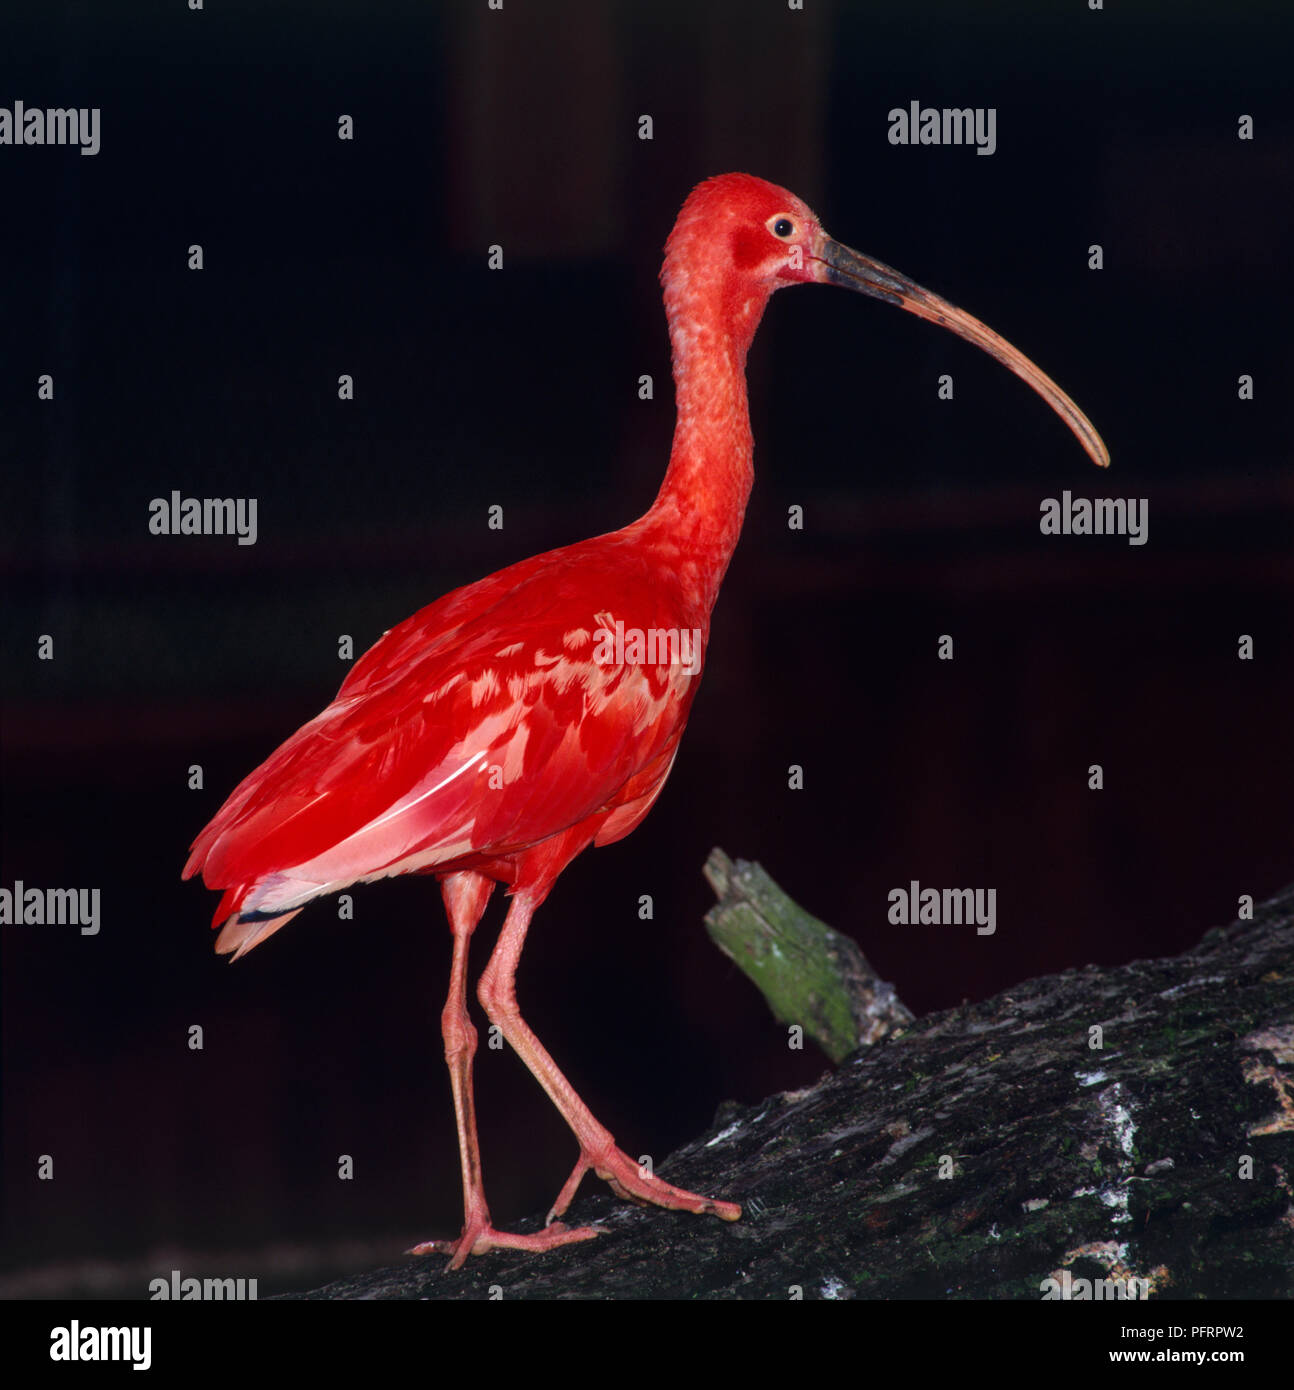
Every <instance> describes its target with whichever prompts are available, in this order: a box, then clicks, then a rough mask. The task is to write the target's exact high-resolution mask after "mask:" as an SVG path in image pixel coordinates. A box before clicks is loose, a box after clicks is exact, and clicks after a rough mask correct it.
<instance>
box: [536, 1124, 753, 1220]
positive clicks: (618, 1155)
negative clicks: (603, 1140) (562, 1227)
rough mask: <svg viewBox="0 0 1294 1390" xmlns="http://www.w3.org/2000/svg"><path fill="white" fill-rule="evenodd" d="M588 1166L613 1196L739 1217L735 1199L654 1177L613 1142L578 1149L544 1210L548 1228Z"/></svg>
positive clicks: (701, 1213) (703, 1213) (723, 1217)
mask: <svg viewBox="0 0 1294 1390" xmlns="http://www.w3.org/2000/svg"><path fill="white" fill-rule="evenodd" d="M590 1168H591V1169H592V1170H593V1171H594V1172H595V1173H596V1174H597V1175H598V1177H600V1178H601V1179H602V1180H603V1182H605V1183H608V1184H609V1185H610V1187H611V1190H612V1191H613V1192H614V1193H615V1194H616V1196H617V1197H623V1198H625V1199H626V1200H627V1201H630V1202H639V1203H642V1204H644V1205H645V1204H651V1205H653V1206H658V1207H667V1208H669V1210H671V1211H691V1212H695V1213H696V1214H697V1215H698V1216H717V1217H719V1219H720V1220H722V1221H737V1220H739V1219H740V1218H741V1208H740V1207H739V1206H738V1205H737V1203H736V1202H721V1201H718V1200H717V1199H715V1198H712V1197H701V1196H698V1195H697V1194H696V1193H695V1192H687V1191H685V1190H684V1189H683V1188H681V1187H675V1186H674V1185H673V1184H672V1183H668V1182H666V1181H665V1180H664V1178H658V1177H656V1176H655V1174H654V1173H652V1172H651V1171H650V1170H648V1169H647V1168H645V1167H644V1165H642V1164H641V1163H635V1162H634V1160H633V1159H632V1158H630V1157H629V1155H628V1154H627V1153H625V1152H624V1150H623V1149H619V1148H617V1147H616V1145H615V1144H614V1142H613V1143H610V1144H608V1145H607V1146H606V1147H605V1148H603V1149H602V1150H601V1151H600V1152H598V1153H590V1152H589V1151H588V1150H587V1149H583V1150H581V1151H580V1158H579V1162H578V1163H576V1165H575V1167H574V1169H573V1170H572V1172H571V1175H570V1177H569V1178H567V1179H566V1184H565V1186H564V1187H563V1188H562V1190H561V1191H560V1192H559V1193H558V1194H557V1200H556V1201H555V1202H554V1203H553V1205H552V1210H551V1211H549V1213H548V1222H549V1229H550V1230H552V1229H553V1223H556V1222H557V1218H558V1217H559V1216H562V1215H564V1214H565V1211H566V1208H567V1207H569V1206H570V1204H571V1201H572V1199H573V1198H574V1196H575V1192H576V1189H577V1188H578V1187H579V1185H580V1182H581V1180H582V1179H583V1177H584V1174H585V1173H587V1172H588V1171H589V1169H590ZM558 1224H560V1223H558Z"/></svg>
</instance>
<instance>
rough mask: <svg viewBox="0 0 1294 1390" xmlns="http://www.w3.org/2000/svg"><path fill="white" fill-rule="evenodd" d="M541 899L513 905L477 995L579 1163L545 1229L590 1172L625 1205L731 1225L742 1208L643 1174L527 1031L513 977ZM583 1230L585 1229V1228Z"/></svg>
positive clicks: (525, 897) (521, 896)
mask: <svg viewBox="0 0 1294 1390" xmlns="http://www.w3.org/2000/svg"><path fill="white" fill-rule="evenodd" d="M539 901H542V897H540V898H539V899H538V901H536V900H535V899H534V898H532V897H531V895H530V894H529V893H527V892H525V891H524V890H523V891H522V892H520V893H518V894H517V895H516V897H514V898H513V900H512V906H511V908H510V909H509V910H508V916H507V919H506V920H505V921H504V923H503V930H502V931H501V932H500V933H499V940H498V944H497V945H496V946H495V948H494V953H493V955H491V957H490V963H489V964H488V965H487V966H486V967H485V971H484V973H483V974H482V976H481V980H480V984H479V985H478V987H477V994H478V996H479V997H480V1000H481V1004H482V1005H483V1006H484V1008H485V1012H486V1013H487V1014H489V1016H490V1021H491V1022H492V1023H494V1024H496V1025H497V1026H498V1027H499V1029H500V1030H501V1031H502V1033H503V1036H504V1037H505V1038H506V1039H507V1040H508V1043H509V1044H510V1046H511V1047H512V1049H513V1051H514V1052H516V1054H517V1056H518V1057H520V1058H521V1060H522V1061H523V1062H524V1063H525V1064H526V1066H528V1067H529V1068H530V1070H531V1072H532V1073H533V1075H534V1077H535V1079H536V1080H537V1081H538V1082H539V1084H540V1085H541V1086H542V1087H543V1088H544V1090H545V1091H547V1092H548V1098H549V1099H550V1100H551V1101H552V1102H553V1104H554V1105H555V1106H556V1107H557V1108H558V1110H559V1111H561V1114H562V1118H563V1119H564V1120H565V1121H566V1123H567V1124H568V1125H569V1126H570V1127H571V1130H572V1131H573V1133H574V1134H575V1137H576V1139H577V1140H578V1141H579V1145H580V1157H579V1160H578V1162H577V1163H576V1164H575V1168H574V1170H573V1171H572V1173H571V1175H570V1177H569V1178H567V1180H566V1183H565V1185H564V1186H563V1187H562V1190H561V1192H560V1193H558V1196H557V1200H556V1201H555V1202H554V1203H553V1206H552V1209H551V1210H550V1211H549V1213H548V1221H549V1223H550V1229H560V1228H559V1227H556V1226H553V1225H552V1224H551V1223H553V1222H554V1221H556V1219H557V1218H558V1217H559V1216H561V1215H563V1214H564V1213H565V1211H566V1208H567V1207H568V1206H570V1204H571V1200H572V1198H574V1196H575V1192H576V1189H577V1188H578V1187H579V1185H580V1181H581V1179H582V1178H583V1177H584V1174H585V1173H586V1172H588V1170H589V1169H590V1168H591V1169H593V1171H594V1172H595V1173H596V1174H597V1175H598V1177H600V1178H602V1179H603V1180H604V1181H605V1182H607V1183H610V1185H611V1188H612V1190H613V1191H614V1192H615V1193H617V1194H618V1195H619V1196H621V1197H626V1198H628V1199H629V1200H630V1201H636V1202H651V1203H654V1204H655V1205H656V1206H659V1207H668V1208H670V1209H671V1210H673V1211H691V1212H696V1213H698V1214H709V1215H711V1216H718V1217H721V1218H722V1219H723V1220H724V1221H736V1220H737V1219H738V1218H739V1217H740V1216H741V1208H740V1207H739V1206H738V1205H737V1204H736V1203H735V1202H721V1201H716V1200H712V1199H711V1198H709V1197H699V1196H697V1194H696V1193H695V1192H686V1191H684V1190H683V1189H682V1188H679V1187H674V1186H673V1185H672V1184H670V1183H667V1182H665V1181H664V1180H663V1179H661V1178H658V1177H655V1176H654V1175H648V1174H645V1173H643V1171H642V1169H641V1166H640V1165H639V1164H638V1163H636V1162H635V1161H634V1160H633V1159H632V1158H630V1157H629V1155H628V1154H626V1153H624V1152H623V1151H622V1150H621V1149H618V1148H617V1147H616V1141H615V1139H614V1138H612V1136H611V1132H610V1130H608V1129H606V1128H605V1126H603V1125H601V1124H599V1123H598V1121H597V1120H596V1119H594V1117H593V1114H592V1112H591V1111H590V1110H589V1108H588V1106H587V1105H585V1104H584V1102H583V1101H582V1100H581V1099H580V1098H579V1096H578V1095H577V1094H576V1093H575V1088H574V1087H573V1086H572V1085H571V1083H570V1082H569V1081H567V1079H566V1078H565V1077H564V1076H563V1075H562V1073H561V1072H560V1071H559V1070H558V1068H557V1064H556V1062H554V1061H553V1059H552V1058H551V1057H550V1056H549V1055H548V1052H547V1051H546V1049H545V1048H544V1045H543V1044H542V1043H541V1042H540V1041H539V1039H538V1038H537V1037H535V1035H534V1034H533V1033H532V1032H531V1031H530V1029H529V1027H528V1026H527V1024H526V1021H525V1019H523V1018H522V1017H521V1010H520V1009H519V1008H518V1007H517V995H516V974H517V964H518V961H519V960H520V958H521V948H522V946H523V945H524V944H525V940H526V930H527V928H528V927H529V926H530V919H531V917H532V915H533V914H534V911H535V908H536V907H537V906H538V904H539ZM585 1229H588V1228H585Z"/></svg>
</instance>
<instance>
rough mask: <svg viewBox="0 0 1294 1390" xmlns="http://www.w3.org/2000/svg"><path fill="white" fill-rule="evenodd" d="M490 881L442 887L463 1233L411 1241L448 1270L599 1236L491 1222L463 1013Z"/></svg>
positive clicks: (470, 1043) (462, 879)
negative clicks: (501, 1252) (472, 1259)
mask: <svg viewBox="0 0 1294 1390" xmlns="http://www.w3.org/2000/svg"><path fill="white" fill-rule="evenodd" d="M493 888H494V884H493V882H492V881H491V880H490V879H488V878H484V877H483V876H481V875H480V874H474V873H471V872H464V873H457V874H450V875H449V876H447V877H446V878H445V880H444V881H443V883H442V885H441V889H442V893H443V895H444V899H445V911H446V913H447V914H448V916H449V925H450V929H451V931H452V932H453V934H454V958H453V965H452V967H451V969H450V976H449V996H448V998H447V999H446V1000H445V1007H444V1009H443V1010H442V1012H441V1015H440V1030H441V1035H442V1036H443V1038H444V1042H445V1062H446V1064H447V1065H448V1067H449V1084H450V1087H451V1089H452V1090H453V1092H454V1118H455V1120H456V1122H457V1125H458V1156H459V1162H460V1165H461V1167H462V1173H463V1231H462V1234H461V1235H460V1236H459V1237H458V1239H457V1240H428V1241H423V1242H422V1244H421V1245H415V1246H414V1247H413V1249H412V1250H410V1251H409V1253H410V1254H411V1255H430V1254H436V1253H440V1254H447V1255H449V1256H450V1261H449V1268H450V1269H457V1268H458V1267H459V1266H460V1265H461V1264H462V1263H463V1262H464V1261H465V1260H466V1259H467V1257H468V1256H469V1255H480V1254H484V1252H485V1251H487V1250H494V1249H498V1248H501V1247H508V1248H514V1249H519V1250H550V1249H552V1247H553V1246H556V1245H565V1244H567V1243H568V1242H570V1241H574V1240H589V1239H591V1238H592V1237H593V1236H595V1235H597V1232H596V1231H595V1230H593V1228H592V1227H589V1226H585V1227H582V1228H580V1229H578V1230H573V1231H570V1230H567V1229H566V1227H564V1226H562V1225H560V1224H559V1225H555V1226H551V1227H550V1228H549V1229H548V1230H546V1231H542V1232H540V1233H539V1234H538V1235H533V1236H522V1235H512V1234H510V1233H508V1232H507V1231H497V1230H495V1228H494V1226H493V1225H492V1224H491V1222H490V1209H489V1207H488V1206H486V1203H485V1186H484V1184H483V1182H482V1180H481V1150H480V1145H479V1143H478V1141H477V1137H476V1103H475V1100H474V1098H473V1095H472V1060H473V1058H474V1057H475V1055H476V1029H475V1027H474V1026H473V1024H472V1020H471V1018H470V1017H469V1015H468V1012H467V948H468V945H469V943H470V942H471V939H472V933H473V932H474V931H475V930H476V925H477V923H478V922H479V921H480V920H481V914H482V913H483V912H484V911H485V905H486V903H487V902H489V899H490V893H491V891H492V890H493Z"/></svg>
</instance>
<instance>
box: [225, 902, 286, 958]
mask: <svg viewBox="0 0 1294 1390" xmlns="http://www.w3.org/2000/svg"><path fill="white" fill-rule="evenodd" d="M300 911H301V908H299V907H296V908H293V909H292V911H291V912H284V913H283V914H281V915H280V916H278V917H258V916H256V915H254V914H251V913H249V914H248V915H247V916H246V917H231V918H230V919H229V920H228V921H227V922H226V923H225V925H224V926H223V927H221V929H220V935H219V936H218V937H216V954H217V955H221V956H227V955H229V954H230V952H232V953H233V957H234V959H235V960H237V959H238V957H239V956H245V955H246V954H247V952H248V951H250V950H252V949H253V947H256V946H259V945H260V944H261V942H262V941H264V940H265V939H266V937H270V936H273V935H274V933H275V932H276V931H278V929H279V928H280V927H285V926H287V924H288V923H289V922H290V921H291V920H292V919H293V918H294V917H295V916H296V915H297V913H298V912H300Z"/></svg>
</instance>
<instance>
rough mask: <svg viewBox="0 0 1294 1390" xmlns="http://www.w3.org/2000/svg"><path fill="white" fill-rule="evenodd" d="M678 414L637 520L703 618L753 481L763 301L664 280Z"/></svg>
mask: <svg viewBox="0 0 1294 1390" xmlns="http://www.w3.org/2000/svg"><path fill="white" fill-rule="evenodd" d="M665 305H666V313H667V315H668V317H669V324H670V343H671V346H672V349H673V360H674V390H675V395H676V398H677V404H678V418H677V422H676V423H675V426H674V444H673V448H672V449H671V451H670V459H669V468H668V470H667V471H666V473H665V481H664V482H663V483H662V484H661V488H660V492H659V493H658V494H657V496H656V500H655V502H654V503H653V504H652V506H651V509H650V510H649V511H648V512H647V514H646V515H645V516H644V517H643V518H642V519H641V521H640V522H639V523H638V525H639V526H640V527H642V528H643V530H644V531H645V532H646V533H647V534H648V535H649V537H650V539H651V542H652V544H653V546H654V547H655V548H656V549H657V550H658V551H659V553H660V556H661V558H662V559H663V560H664V561H665V562H666V568H667V572H668V573H670V574H671V576H672V577H673V579H674V581H675V582H676V583H677V584H678V585H679V586H680V588H682V589H683V590H684V592H685V593H686V594H687V596H688V598H689V599H690V600H691V601H693V602H696V603H698V604H699V605H701V606H702V607H703V608H704V611H705V614H706V615H707V619H708V615H709V612H710V609H711V608H712V607H713V606H714V601H715V599H716V598H717V597H718V594H719V585H720V584H721V583H722V581H723V576H724V573H725V572H726V570H727V568H728V562H729V561H730V560H731V559H732V553H733V551H734V550H735V549H736V546H737V538H738V537H739V536H740V535H741V523H742V519H743V517H744V516H745V514H746V502H747V500H748V499H749V497H750V489H751V484H752V482H753V481H754V476H755V475H754V468H753V466H752V456H753V452H754V446H753V442H752V439H751V433H750V411H749V408H748V406H747V400H746V351H747V349H748V348H749V346H750V340H751V338H752V337H753V336H754V332H755V328H756V327H757V326H758V324H759V319H760V316H761V314H762V313H763V309H764V300H763V299H762V298H761V299H759V300H750V299H743V300H742V301H740V302H739V303H737V304H736V305H734V304H733V303H732V302H731V300H730V298H729V297H727V296H725V295H724V294H723V293H722V289H721V287H716V286H714V285H713V284H705V283H701V284H695V283H690V282H688V281H687V280H683V281H682V282H681V283H678V282H676V283H669V282H668V281H667V284H666V292H665Z"/></svg>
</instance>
